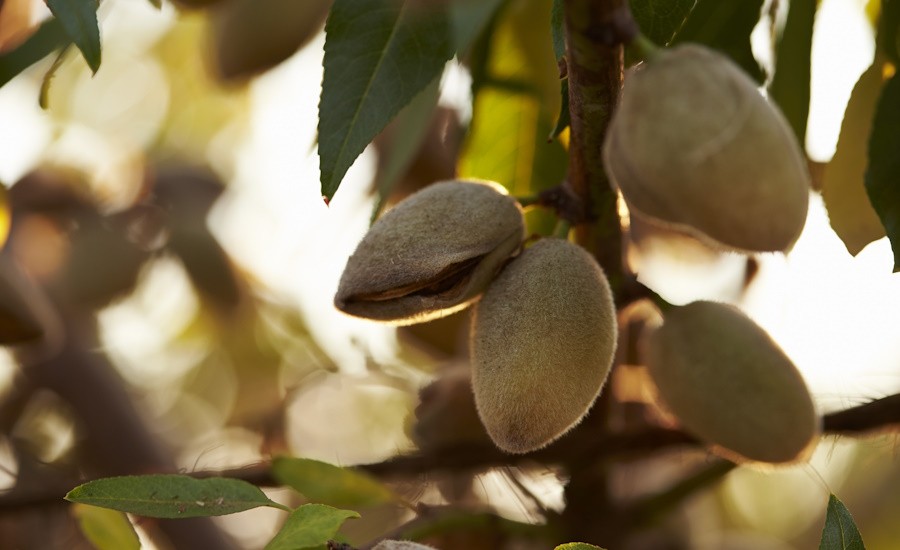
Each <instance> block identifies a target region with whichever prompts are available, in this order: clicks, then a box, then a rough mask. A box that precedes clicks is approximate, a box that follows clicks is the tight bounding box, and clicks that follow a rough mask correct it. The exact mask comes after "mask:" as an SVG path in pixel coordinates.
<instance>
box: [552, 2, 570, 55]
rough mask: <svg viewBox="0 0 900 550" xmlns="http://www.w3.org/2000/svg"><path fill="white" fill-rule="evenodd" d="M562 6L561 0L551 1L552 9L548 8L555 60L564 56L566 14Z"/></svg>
mask: <svg viewBox="0 0 900 550" xmlns="http://www.w3.org/2000/svg"><path fill="white" fill-rule="evenodd" d="M563 4H564V1H563V0H553V7H552V8H550V33H551V35H552V36H553V53H554V54H555V55H556V59H560V58H562V57H565V56H566V12H565V11H564V10H563Z"/></svg>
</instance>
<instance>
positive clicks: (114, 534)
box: [72, 504, 141, 550]
mask: <svg viewBox="0 0 900 550" xmlns="http://www.w3.org/2000/svg"><path fill="white" fill-rule="evenodd" d="M72 512H73V513H74V514H75V517H77V518H78V526H79V527H80V528H81V532H82V533H84V536H85V538H87V539H88V540H89V541H90V543H91V544H93V545H94V548H96V549H97V550H137V549H139V548H140V547H141V542H140V540H139V539H138V536H137V533H135V531H134V527H133V526H132V525H131V522H130V521H128V518H127V517H126V516H125V514H123V513H122V512H117V511H115V510H108V509H106V508H98V507H96V506H88V505H86V504H76V505H74V506H73V507H72Z"/></svg>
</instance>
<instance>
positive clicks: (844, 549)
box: [819, 495, 866, 550]
mask: <svg viewBox="0 0 900 550" xmlns="http://www.w3.org/2000/svg"><path fill="white" fill-rule="evenodd" d="M865 549H866V547H865V545H863V541H862V537H861V536H860V534H859V530H857V528H856V524H855V523H853V517H852V516H851V515H850V511H849V510H847V507H846V506H844V504H843V503H842V502H841V501H840V500H838V498H837V497H836V496H834V495H831V496H830V497H828V511H827V512H826V515H825V528H824V529H823V530H822V541H821V542H820V543H819V550H865Z"/></svg>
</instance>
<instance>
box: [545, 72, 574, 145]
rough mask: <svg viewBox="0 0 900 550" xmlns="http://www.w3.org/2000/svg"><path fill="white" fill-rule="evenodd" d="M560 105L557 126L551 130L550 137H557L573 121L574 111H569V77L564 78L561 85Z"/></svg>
mask: <svg viewBox="0 0 900 550" xmlns="http://www.w3.org/2000/svg"><path fill="white" fill-rule="evenodd" d="M559 95H560V105H559V118H557V119H556V127H555V128H553V131H552V132H550V137H549V138H548V139H555V138H556V137H557V136H558V135H559V134H561V133H563V131H565V129H566V128H568V127H569V124H571V123H572V113H571V112H570V111H569V79H568V78H566V79H563V80H562V82H560V85H559Z"/></svg>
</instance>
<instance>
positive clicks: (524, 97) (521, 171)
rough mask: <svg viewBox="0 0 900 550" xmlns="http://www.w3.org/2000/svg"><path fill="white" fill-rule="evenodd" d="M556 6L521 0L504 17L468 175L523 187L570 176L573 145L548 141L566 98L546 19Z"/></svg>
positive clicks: (469, 149)
mask: <svg viewBox="0 0 900 550" xmlns="http://www.w3.org/2000/svg"><path fill="white" fill-rule="evenodd" d="M549 11H550V6H549V5H548V3H546V2H543V1H541V0H521V1H519V2H515V3H513V4H511V5H510V6H509V9H508V10H507V11H505V12H504V14H503V17H502V19H501V20H500V21H498V23H497V27H496V29H495V31H494V32H493V34H492V36H491V44H490V46H489V47H488V51H489V52H490V57H489V58H488V60H487V62H486V65H485V68H484V71H485V73H486V74H485V78H484V82H483V83H482V87H481V88H480V89H479V91H478V94H477V96H476V98H475V106H474V113H473V116H472V125H471V128H470V130H469V134H468V136H467V137H466V142H465V144H464V146H463V154H462V156H461V158H460V160H459V173H460V176H462V177H475V178H483V179H489V180H493V181H496V182H499V183H500V184H502V185H504V186H505V187H506V188H507V189H508V190H510V192H512V193H514V194H522V195H525V194H530V193H532V192H534V191H537V190H541V189H545V188H547V187H550V186H552V185H555V184H557V183H559V182H560V181H562V178H563V177H564V176H565V172H566V166H567V161H568V156H567V154H566V151H565V148H564V147H563V146H562V145H561V144H560V143H559V142H558V141H554V142H552V143H547V136H548V135H550V133H551V132H552V130H553V126H554V122H555V119H556V117H557V115H558V113H559V105H560V102H561V100H560V88H559V86H560V85H559V72H558V67H557V64H556V60H555V59H554V58H553V48H552V44H551V37H550V32H548V29H547V25H546V21H547V18H548V17H549V16H550V14H549Z"/></svg>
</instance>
